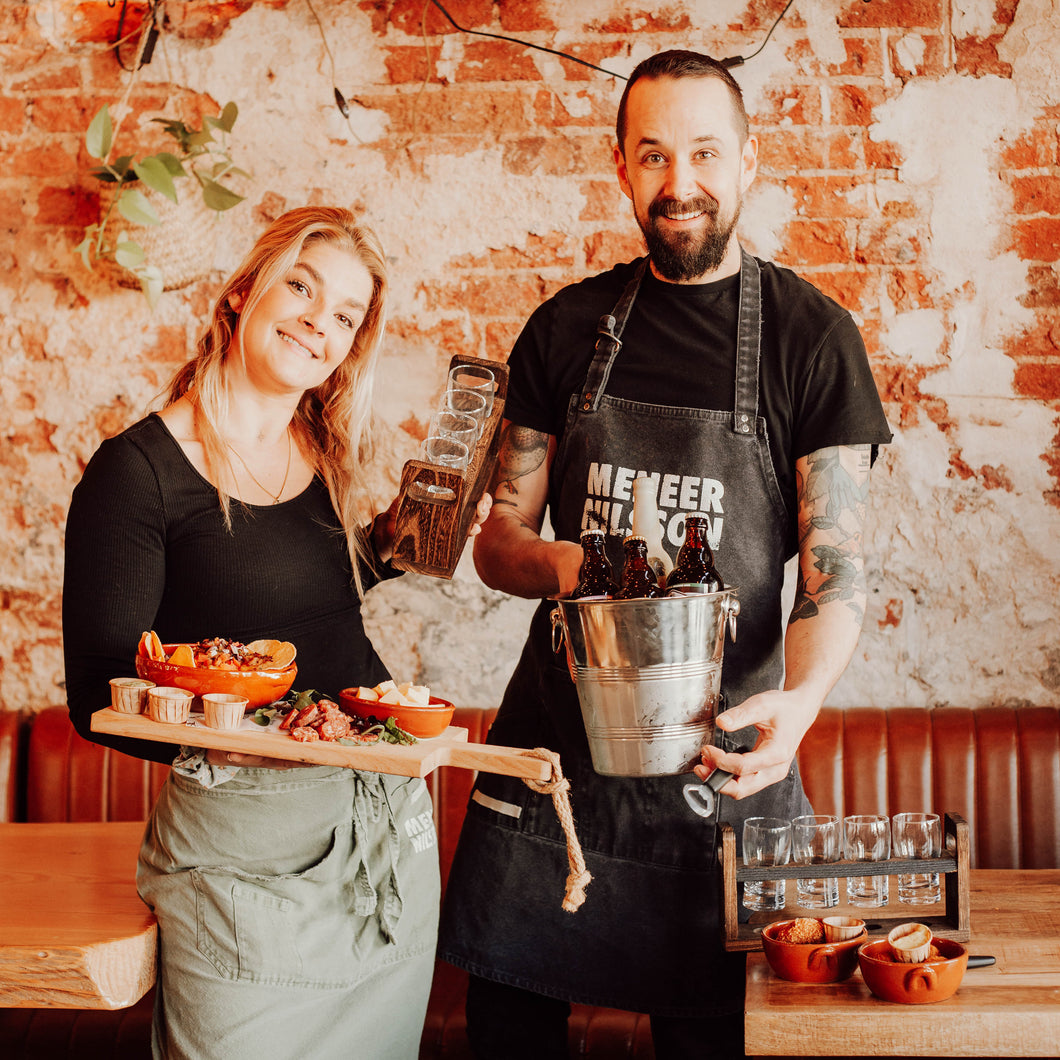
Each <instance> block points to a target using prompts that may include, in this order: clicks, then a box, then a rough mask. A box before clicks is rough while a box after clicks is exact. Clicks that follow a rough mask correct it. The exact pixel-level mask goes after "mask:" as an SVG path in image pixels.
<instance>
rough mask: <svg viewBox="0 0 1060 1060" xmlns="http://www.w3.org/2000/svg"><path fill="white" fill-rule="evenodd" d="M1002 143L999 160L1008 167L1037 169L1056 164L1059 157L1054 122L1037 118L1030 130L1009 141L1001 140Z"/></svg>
mask: <svg viewBox="0 0 1060 1060" xmlns="http://www.w3.org/2000/svg"><path fill="white" fill-rule="evenodd" d="M1002 144H1003V145H1004V150H1003V154H1002V157H1001V162H1002V164H1003V165H1004V166H1007V167H1008V168H1010V169H1037V168H1039V167H1042V166H1052V165H1056V164H1057V161H1058V159H1060V152H1058V150H1057V144H1058V140H1057V130H1056V124H1055V122H1050V121H1045V120H1043V119H1038V120H1037V121H1035V123H1034V127H1033V128H1032V129H1031V131H1030V132H1027V133H1024V134H1023V135H1022V136H1021V137H1020V138H1019V139H1018V140H1015V141H1012V142H1009V143H1006V142H1005V141H1004V140H1002Z"/></svg>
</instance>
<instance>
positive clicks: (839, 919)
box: [821, 916, 865, 942]
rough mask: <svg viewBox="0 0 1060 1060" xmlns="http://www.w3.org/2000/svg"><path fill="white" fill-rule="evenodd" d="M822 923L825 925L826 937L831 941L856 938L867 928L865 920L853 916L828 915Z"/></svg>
mask: <svg viewBox="0 0 1060 1060" xmlns="http://www.w3.org/2000/svg"><path fill="white" fill-rule="evenodd" d="M821 924H822V926H823V927H824V937H825V938H826V939H827V940H828V941H829V942H845V941H846V940H847V939H856V938H857V937H858V935H860V934H861V933H862V932H863V931H864V930H865V921H864V920H857V919H856V918H854V917H851V916H826V917H825V918H824V920H822V921H821Z"/></svg>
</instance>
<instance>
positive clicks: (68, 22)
mask: <svg viewBox="0 0 1060 1060" xmlns="http://www.w3.org/2000/svg"><path fill="white" fill-rule="evenodd" d="M57 9H58V13H59V15H60V16H65V25H61V26H60V32H62V34H63V36H64V37H65V36H70V37H73V39H74V40H75V41H76V42H78V43H88V42H96V43H106V44H109V43H110V42H111V41H113V40H114V39H115V38H116V37H117V35H118V17H119V15H120V14H121V10H122V5H121V4H120V3H119V4H113V5H112V4H110V3H108V2H107V0H79V2H78V3H75V4H59V5H57ZM146 12H147V4H146V3H145V2H144V0H131V3H129V5H128V7H127V8H126V9H125V19H124V21H123V22H122V34H123V35H125V34H132V33H135V32H136V31H137V30H138V29H139V28H140V26H142V25H143V21H144V15H145V14H146Z"/></svg>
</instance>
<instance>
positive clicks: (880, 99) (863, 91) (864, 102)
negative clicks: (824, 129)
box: [831, 83, 887, 126]
mask: <svg viewBox="0 0 1060 1060" xmlns="http://www.w3.org/2000/svg"><path fill="white" fill-rule="evenodd" d="M886 99H887V95H886V93H885V92H884V90H883V89H882V88H879V87H877V86H862V85H851V84H842V83H839V84H833V85H832V91H831V122H832V124H834V125H865V126H868V125H871V124H872V122H873V117H872V114H873V111H874V109H875V108H876V107H878V106H879V105H880V104H881V103H884V102H885V101H886Z"/></svg>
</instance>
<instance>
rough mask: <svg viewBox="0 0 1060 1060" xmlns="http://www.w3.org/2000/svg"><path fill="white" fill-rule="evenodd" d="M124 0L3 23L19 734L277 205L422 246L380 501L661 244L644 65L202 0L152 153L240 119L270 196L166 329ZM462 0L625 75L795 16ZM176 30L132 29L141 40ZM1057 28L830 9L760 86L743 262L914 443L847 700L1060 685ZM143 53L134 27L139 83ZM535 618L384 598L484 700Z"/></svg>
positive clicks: (925, 9)
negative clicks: (793, 276) (532, 355)
mask: <svg viewBox="0 0 1060 1060" xmlns="http://www.w3.org/2000/svg"><path fill="white" fill-rule="evenodd" d="M120 7H121V5H120V4H118V5H115V6H114V7H111V6H109V5H108V4H107V3H106V0H81V2H75V0H38V2H35V3H32V4H27V3H24V2H12V0H0V151H2V157H3V162H4V164H3V167H2V168H0V218H2V230H3V238H2V240H0V313H2V318H3V321H4V327H3V329H0V364H2V377H0V425H2V428H3V439H2V441H3V444H2V445H0V468H2V475H0V556H2V557H3V562H2V564H0V707H2V708H4V709H18V708H22V707H26V706H37V705H41V704H43V703H46V702H59V701H61V700H62V687H61V682H62V662H61V654H60V629H59V620H58V616H59V604H60V593H61V567H62V527H63V520H64V515H65V510H66V506H67V504H68V501H69V496H70V491H71V489H72V488H73V485H74V484H75V483H76V481H77V478H78V476H79V474H80V472H81V470H82V468H83V467H84V464H85V462H86V461H87V459H88V458H89V456H90V455H91V453H92V452H93V450H94V449H95V447H96V445H98V442H99V440H100V439H101V438H102V437H105V436H108V435H111V434H113V433H115V432H117V431H118V430H120V429H122V428H123V427H124V426H125V425H127V424H128V423H130V422H132V421H133V420H135V419H136V418H138V417H139V416H140V415H141V414H142V412H143V410H144V408H145V407H146V405H147V404H148V402H149V401H150V400H151V399H152V398H153V397H154V395H155V394H156V393H157V391H158V390H159V389H160V388H161V387H162V386H163V385H164V383H165V382H166V380H167V378H168V376H169V374H170V373H171V372H172V370H173V369H174V368H175V367H176V366H177V365H178V364H179V363H181V361H182V360H183V359H184V358H185V356H186V355H187V353H188V351H189V349H190V347H191V345H192V343H193V342H194V339H195V335H196V330H197V327H198V322H199V321H200V320H201V319H202V318H203V316H204V314H205V313H206V312H207V310H208V306H209V301H210V298H211V295H212V293H213V291H214V290H216V287H217V283H218V282H219V280H220V279H221V278H222V277H223V276H224V274H225V273H226V272H227V271H228V270H229V269H230V268H231V267H232V266H233V265H234V264H235V263H236V262H237V261H238V259H239V257H240V255H241V253H242V252H243V251H244V250H245V249H246V248H247V247H248V246H249V244H250V243H251V241H252V240H253V238H254V237H255V236H256V235H257V233H258V232H260V230H261V228H262V227H263V225H264V224H265V223H267V221H268V220H269V219H270V218H272V217H274V216H276V215H277V214H278V213H280V212H281V211H282V210H283V209H286V208H288V207H291V206H294V205H298V204H301V203H303V202H307V201H309V202H324V201H337V202H341V203H343V204H346V205H352V206H355V207H357V208H359V209H363V210H364V211H365V212H366V214H367V215H368V217H369V218H370V219H371V220H372V222H373V223H374V225H375V227H376V228H377V229H378V231H379V232H380V234H381V236H382V238H383V241H384V244H385V245H386V247H387V249H388V252H389V254H390V255H391V258H392V261H393V267H394V288H395V299H394V306H393V322H392V325H391V328H390V331H389V339H388V347H387V349H388V359H387V362H386V364H387V367H386V370H385V371H384V379H383V384H384V385H383V388H382V391H381V393H380V399H379V407H380V412H381V415H382V418H383V428H382V439H383V446H382V451H383V454H384V455H383V458H382V460H381V462H380V466H379V470H378V475H377V478H378V482H377V485H378V489H379V492H380V497H381V499H385V495H386V494H387V492H388V491H392V489H393V488H394V485H395V483H396V481H397V478H398V476H399V474H400V469H401V465H402V463H403V461H404V460H405V459H406V458H408V457H409V456H411V455H412V453H413V452H414V450H415V446H416V444H417V441H418V439H419V437H420V436H421V435H422V432H423V429H424V425H425V421H426V417H427V410H428V408H429V406H430V403H431V402H432V401H433V397H434V395H435V393H436V391H437V389H438V388H439V387H440V385H441V380H442V377H443V374H444V369H445V366H446V364H447V362H448V359H449V357H450V356H451V355H452V354H454V353H457V352H461V353H470V354H475V355H480V356H486V357H491V358H495V359H503V358H504V357H505V356H506V355H507V351H508V349H509V347H510V345H511V342H512V341H513V339H514V337H515V336H516V334H517V333H518V331H519V329H520V327H521V326H522V323H523V321H524V320H525V318H526V316H527V315H528V314H529V312H530V311H531V310H532V309H533V308H534V307H535V306H536V305H537V304H538V303H539V302H540V301H541V300H542V299H543V298H545V297H547V296H548V295H549V294H551V293H552V292H553V291H555V290H556V289H558V288H559V287H560V286H562V285H563V284H565V283H568V282H570V281H572V280H576V279H579V278H581V277H582V276H584V275H587V274H589V273H591V272H593V271H596V270H599V269H602V268H606V267H608V266H609V265H610V264H612V263H613V262H614V261H616V260H622V259H628V258H630V257H633V256H634V255H637V254H639V253H640V252H641V244H640V240H639V235H638V233H637V230H636V228H635V226H634V225H633V223H632V217H631V213H630V210H629V206H628V203H627V201H626V200H625V198H624V197H623V196H622V195H621V193H620V192H619V190H618V187H617V183H616V181H615V177H614V171H613V165H612V161H611V143H612V136H613V132H612V129H613V121H614V112H615V108H616V105H617V102H618V97H619V95H620V93H621V81H619V80H618V79H617V78H608V77H607V76H605V75H604V74H603V73H600V72H598V71H596V70H591V69H589V68H587V67H585V66H583V65H579V64H578V63H575V62H572V61H570V60H567V59H561V58H558V57H556V56H554V55H547V54H545V53H543V52H541V51H535V50H532V49H529V48H525V47H523V46H521V45H519V44H513V43H508V42H505V41H500V40H495V39H487V38H483V37H475V36H469V35H467V34H464V33H461V32H458V31H457V30H456V29H454V28H453V26H451V25H450V24H449V23H448V22H447V21H446V19H445V18H444V17H443V16H442V14H441V13H440V12H439V11H438V10H437V9H436V8H434V7H433V6H430V5H425V4H424V3H423V2H422V0H395V2H369V0H362V2H360V3H351V2H349V0H345V2H340V0H312V11H311V9H310V7H309V5H308V4H307V3H306V2H305V0H257V2H255V3H251V2H250V0H232V2H212V0H195V2H183V3H178V2H176V0H167V3H166V4H165V5H164V25H163V32H162V37H161V40H160V42H159V45H158V47H157V48H156V52H155V56H154V58H153V60H152V62H151V64H150V65H149V66H146V67H145V68H144V69H143V70H142V71H140V73H139V74H138V75H137V78H136V82H135V85H134V87H133V89H132V91H131V93H130V95H129V112H128V114H126V115H125V116H124V117H123V118H122V126H121V130H120V132H119V136H120V137H121V138H122V139H121V142H122V143H123V144H124V149H125V150H129V149H131V145H132V144H133V143H136V142H151V140H150V138H151V136H152V135H155V136H157V132H156V131H153V130H154V127H153V126H151V125H150V124H149V121H148V119H150V118H151V117H154V116H157V115H159V114H162V113H164V114H166V115H168V116H172V115H179V116H181V117H183V118H185V119H190V118H196V117H198V116H199V115H201V114H203V113H206V112H211V111H213V112H216V108H217V107H218V106H219V105H221V104H223V103H224V102H226V101H227V100H229V99H232V100H235V101H236V102H237V103H238V104H239V106H240V118H239V121H238V123H237V126H236V144H237V152H236V153H237V155H238V157H239V161H240V162H241V164H243V165H244V167H245V168H247V169H250V170H251V171H252V172H253V181H252V182H251V183H250V184H249V185H248V187H247V189H246V190H247V202H246V203H245V204H244V205H242V206H240V207H239V208H238V209H237V210H235V211H233V212H232V213H231V214H229V215H227V216H226V217H225V218H224V219H223V220H224V224H223V227H222V238H221V242H220V247H219V250H218V253H217V255H216V258H215V260H214V262H213V272H212V274H211V276H210V277H209V278H208V279H206V280H203V281H202V282H200V283H197V284H195V285H193V286H191V287H188V288H184V289H182V290H178V291H172V292H168V293H167V294H166V295H164V297H163V299H162V302H161V304H160V305H159V307H158V308H157V309H156V310H155V311H154V312H153V313H152V312H150V311H149V310H148V309H147V307H146V304H145V303H144V302H143V300H142V298H141V297H140V296H139V294H138V293H137V292H135V291H131V290H127V289H124V288H121V287H117V286H115V285H113V284H112V283H111V282H110V281H108V280H106V279H104V278H102V277H100V276H97V275H95V274H93V273H89V272H87V271H86V270H85V269H84V267H83V266H82V265H81V263H80V261H79V259H78V257H77V256H76V255H75V253H74V250H73V248H74V247H75V246H76V244H77V243H78V242H79V240H80V233H81V229H82V228H83V226H84V225H85V224H86V223H90V222H92V221H93V220H95V218H96V216H97V210H98V197H97V193H96V189H95V188H94V187H93V184H94V182H93V181H92V180H91V179H90V178H89V177H88V176H87V175H86V173H87V170H88V168H89V166H90V165H91V164H92V160H91V159H89V158H88V156H87V154H86V152H85V149H84V145H83V134H84V130H85V128H86V126H87V124H88V122H89V121H90V119H91V117H92V115H93V114H94V113H95V112H96V110H97V109H98V107H99V106H100V105H101V104H102V103H103V102H109V103H110V104H111V105H112V106H114V105H115V104H116V103H117V102H118V101H119V100H120V99H121V98H122V97H123V95H124V93H125V91H126V87H127V84H128V80H129V74H127V73H125V72H123V70H122V69H121V68H120V67H119V65H118V64H117V63H116V61H115V59H114V55H113V52H112V51H111V50H110V49H109V48H108V47H107V43H108V42H109V41H110V40H112V39H113V36H114V34H115V31H116V28H117V14H118V11H119V10H120ZM446 7H447V8H448V10H449V11H450V12H451V13H452V15H453V17H454V18H455V19H456V20H457V22H459V23H460V24H461V25H462V26H464V27H466V28H470V29H475V30H479V31H481V32H485V33H492V34H500V35H512V36H518V37H521V38H523V39H525V40H527V41H530V42H532V43H535V44H538V45H541V46H542V47H546V48H554V49H559V50H563V51H566V52H568V53H569V54H571V55H574V56H577V57H578V58H581V59H583V60H586V61H588V62H591V63H594V64H598V65H600V66H603V67H605V68H607V69H609V70H613V71H615V72H617V73H620V74H625V73H628V71H629V70H630V69H631V68H632V66H633V65H634V64H635V62H636V61H638V60H639V59H641V58H643V57H645V56H646V55H647V54H649V53H651V52H653V51H656V50H660V49H662V48H666V47H675V46H678V47H686V46H687V47H696V48H701V49H702V50H705V51H710V52H712V53H714V54H717V55H719V56H727V55H750V53H751V52H752V51H754V50H755V49H756V48H757V47H758V45H759V44H760V43H761V42H762V40H763V39H764V37H765V35H766V33H767V31H768V30H769V27H770V26H771V25H772V24H773V22H774V20H775V19H776V17H777V15H779V13H780V11H781V10H782V9H783V7H784V0H747V2H746V3H741V2H739V0H726V2H724V3H718V4H714V5H710V4H703V3H692V2H691V0H689V2H685V0H674V2H672V3H670V4H667V5H662V6H660V5H641V6H637V5H632V6H631V5H630V4H628V3H625V2H619V0H571V2H568V0H527V2H518V0H509V2H504V3H497V4H494V3H490V2H487V0H450V2H449V3H447V4H446ZM965 9H967V10H965ZM143 10H144V4H143V3H131V4H130V5H129V17H128V19H127V23H126V26H125V30H126V32H129V33H133V34H135V30H136V28H137V25H138V22H139V19H140V18H141V17H142V14H143ZM313 11H315V13H316V15H317V16H319V19H320V23H321V24H322V26H323V30H324V33H325V35H326V39H327V45H328V47H329V48H330V52H331V55H332V56H333V58H334V64H335V74H334V80H333V77H332V68H331V59H329V55H328V52H327V51H326V50H325V47H324V44H323V43H322V40H321V30H320V27H319V26H318V23H317V21H316V18H315V17H314V15H313V13H312V12H313ZM709 18H714V19H716V23H714V24H707V23H705V21H704V20H705V19H709ZM1058 19H1060V15H1058V14H1057V11H1056V7H1055V4H1052V3H1050V2H1048V0H999V2H998V3H996V4H994V5H990V4H979V5H971V6H970V7H969V5H964V8H963V9H962V8H959V7H958V6H957V5H954V4H952V3H951V2H950V0H871V3H865V2H862V0H800V2H799V3H797V4H795V5H793V6H792V8H791V9H790V10H789V12H788V14H787V16H786V17H785V19H784V21H783V22H782V23H781V25H780V26H778V27H777V29H776V30H775V32H774V34H773V36H772V38H771V39H770V41H769V43H768V44H767V45H766V46H765V48H764V50H763V51H762V53H761V54H760V55H758V56H757V57H755V58H753V59H751V60H750V61H748V62H747V63H746V65H744V66H742V67H739V68H737V69H736V71H735V73H736V75H737V77H738V78H739V80H740V81H741V84H742V85H743V86H744V90H745V94H746V96H747V100H748V103H749V106H750V109H751V111H752V122H753V125H754V129H755V131H756V132H757V134H758V135H759V138H760V141H761V148H760V160H761V161H760V171H759V176H758V179H757V181H756V183H755V185H754V187H753V188H752V189H751V192H750V194H749V196H748V201H747V204H746V206H745V211H744V220H743V221H742V222H741V225H742V227H741V231H742V234H743V238H744V240H745V242H746V243H747V245H748V246H750V247H751V248H752V249H753V250H755V252H757V253H759V254H762V255H763V256H767V257H773V258H775V259H776V260H778V261H780V262H781V263H783V264H785V265H788V266H789V267H791V268H793V269H795V270H796V271H797V272H799V273H800V274H802V275H804V276H806V277H807V278H809V279H811V280H812V281H813V282H815V283H817V284H818V285H819V286H820V287H821V288H822V289H823V290H825V291H826V292H827V293H829V294H830V295H832V297H834V298H836V299H837V300H838V301H840V302H841V303H843V304H844V305H846V306H847V307H848V308H850V309H851V310H852V311H853V312H854V313H855V315H856V317H857V319H858V321H859V323H860V324H861V326H862V330H863V333H864V335H865V339H866V343H867V346H868V348H869V352H870V356H871V359H872V362H873V367H874V370H875V374H876V380H877V384H878V386H879V389H880V392H881V394H882V396H883V398H884V400H885V402H886V404H887V411H888V415H889V418H890V420H891V423H892V425H893V426H894V428H895V430H896V433H897V438H896V442H895V445H893V446H892V447H891V448H890V450H889V451H888V452H887V454H886V455H885V456H884V458H883V459H882V460H881V463H880V464H879V465H878V468H877V472H876V475H875V479H874V486H873V490H874V502H873V507H874V524H873V527H872V532H871V535H870V558H871V560H872V563H873V573H872V576H873V582H874V597H873V602H872V606H871V607H870V612H869V617H868V621H867V624H866V631H865V634H864V636H863V639H862V642H861V645H860V647H859V651H858V656H857V658H856V659H855V661H854V663H853V664H852V667H851V670H850V672H849V673H848V675H847V677H846V678H845V679H844V681H843V683H842V684H841V685H840V687H839V689H837V692H836V694H835V696H834V701H847V702H854V701H874V702H879V703H883V704H886V703H888V702H897V701H901V702H917V701H922V702H932V703H937V702H947V701H955V702H956V701H976V702H979V701H984V700H989V699H1004V698H1016V699H1019V700H1028V701H1031V700H1038V701H1052V702H1055V701H1056V700H1057V699H1058V698H1060V675H1058V674H1060V653H1058V649H1057V648H1056V647H1055V645H1056V629H1057V623H1056V620H1057V613H1056V612H1057V608H1056V603H1055V601H1056V599H1057V590H1058V589H1060V584H1058V583H1060V544H1058V542H1060V356H1058V352H1057V350H1058V345H1060V311H1058V291H1060V280H1058V265H1057V260H1058V256H1060V180H1058V165H1060V157H1058V155H1060V133H1058V130H1060V74H1058V73H1057V72H1056V70H1055V66H1056V64H1055V59H1054V58H1050V57H1055V55H1056V54H1057V50H1058V46H1060V25H1058ZM134 50H135V36H134V38H133V39H132V40H131V41H130V42H127V44H126V45H125V47H123V49H122V55H123V57H124V58H125V59H126V61H127V62H129V61H131V56H132V54H133V52H134ZM335 85H337V86H338V87H339V88H340V89H341V91H342V93H343V95H344V96H345V97H346V99H347V100H348V101H349V107H350V121H349V123H347V122H346V121H345V120H344V119H343V118H342V116H341V115H340V114H339V113H338V110H337V108H336V107H335V105H334V103H333V100H332V96H333V87H334V86H335ZM487 613H489V614H490V615H491V616H493V617H492V620H491V622H490V623H488V624H487V623H482V622H481V621H478V620H479V619H481V617H482V616H483V615H485V614H487ZM525 614H526V609H525V607H524V606H522V605H520V604H514V603H511V602H509V601H506V600H504V599H503V598H500V597H499V596H498V595H497V594H493V593H490V592H488V591H486V590H484V589H483V588H482V587H481V586H479V585H478V583H477V581H476V580H475V578H474V575H473V573H471V572H470V571H469V570H468V569H467V567H466V564H465V566H464V567H462V568H461V572H460V574H459V575H458V577H457V579H456V580H454V582H452V583H439V582H435V581H431V580H428V579H403V580H402V581H400V582H398V583H395V584H394V585H393V586H387V587H385V590H380V591H378V592H377V593H376V594H373V596H372V598H371V602H370V604H369V616H370V618H371V620H372V621H373V622H374V623H375V625H376V628H377V639H378V642H379V644H380V647H381V649H382V651H383V654H384V657H385V658H386V659H387V661H388V663H389V664H390V665H391V667H392V669H394V670H395V671H396V672H398V671H399V672H400V675H401V676H402V677H405V676H408V677H412V676H418V677H420V678H421V679H426V680H428V681H430V682H432V683H434V684H435V685H436V686H437V687H439V688H444V691H445V692H446V693H447V694H449V695H451V697H452V698H455V699H459V700H461V701H463V702H470V703H483V704H485V703H492V702H495V701H496V699H497V696H498V695H499V691H500V688H501V687H502V686H503V681H504V678H505V677H506V675H507V673H508V672H509V671H510V668H511V666H512V664H513V662H514V658H515V653H516V650H517V648H518V644H519V641H520V640H521V637H522V631H523V625H524V622H525ZM439 616H444V618H445V620H446V625H445V628H444V630H439V629H438V628H437V623H436V622H434V621H433V620H434V619H436V618H437V617H439ZM487 626H488V632H483V630H484V629H485V628H486V627H487ZM203 632H204V635H208V634H212V633H222V632H223V631H209V630H207V631H203Z"/></svg>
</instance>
